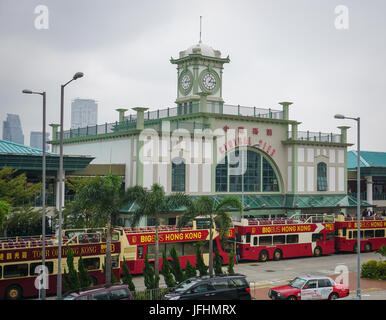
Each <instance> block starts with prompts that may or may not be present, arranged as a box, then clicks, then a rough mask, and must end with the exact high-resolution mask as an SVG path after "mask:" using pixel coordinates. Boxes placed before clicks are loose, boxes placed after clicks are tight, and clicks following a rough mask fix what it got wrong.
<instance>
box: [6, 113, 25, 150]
mask: <svg viewBox="0 0 386 320" xmlns="http://www.w3.org/2000/svg"><path fill="white" fill-rule="evenodd" d="M3 140H7V141H11V142H15V143H19V144H24V134H23V131H22V128H21V123H20V118H19V115H18V114H10V113H7V120H6V121H3Z"/></svg>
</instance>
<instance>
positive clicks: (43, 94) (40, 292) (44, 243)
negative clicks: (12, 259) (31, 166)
mask: <svg viewBox="0 0 386 320" xmlns="http://www.w3.org/2000/svg"><path fill="white" fill-rule="evenodd" d="M22 92H23V93H25V94H40V95H41V96H43V147H42V152H43V159H42V182H43V187H42V199H43V201H42V207H43V209H42V244H43V247H42V267H43V268H42V272H43V273H44V272H45V265H46V254H45V252H46V92H45V91H44V92H34V91H31V90H27V89H24V90H23V91H22ZM39 297H40V298H41V299H42V300H45V298H46V288H45V281H44V280H43V286H42V287H41V288H40V290H39Z"/></svg>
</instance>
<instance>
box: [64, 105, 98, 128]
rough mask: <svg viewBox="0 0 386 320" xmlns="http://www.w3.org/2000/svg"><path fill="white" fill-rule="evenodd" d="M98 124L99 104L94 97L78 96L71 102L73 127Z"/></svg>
mask: <svg viewBox="0 0 386 320" xmlns="http://www.w3.org/2000/svg"><path fill="white" fill-rule="evenodd" d="M97 124H98V104H97V103H96V101H95V100H93V99H81V98H76V99H74V100H73V101H72V103H71V129H77V128H84V127H87V126H95V125H97Z"/></svg>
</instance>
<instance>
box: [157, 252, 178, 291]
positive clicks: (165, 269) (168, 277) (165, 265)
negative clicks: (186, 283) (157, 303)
mask: <svg viewBox="0 0 386 320" xmlns="http://www.w3.org/2000/svg"><path fill="white" fill-rule="evenodd" d="M161 274H162V275H163V276H164V280H165V283H166V285H167V287H168V288H173V287H175V286H176V282H175V280H174V278H173V275H172V268H171V266H170V263H169V260H168V258H167V257H166V252H165V251H162V270H161Z"/></svg>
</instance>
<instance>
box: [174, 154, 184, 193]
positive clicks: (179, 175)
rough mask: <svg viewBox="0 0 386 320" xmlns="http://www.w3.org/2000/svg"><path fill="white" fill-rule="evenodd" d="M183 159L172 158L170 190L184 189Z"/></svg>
mask: <svg viewBox="0 0 386 320" xmlns="http://www.w3.org/2000/svg"><path fill="white" fill-rule="evenodd" d="M185 171H186V166H185V160H184V159H183V158H174V159H173V161H172V192H178V191H185Z"/></svg>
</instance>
